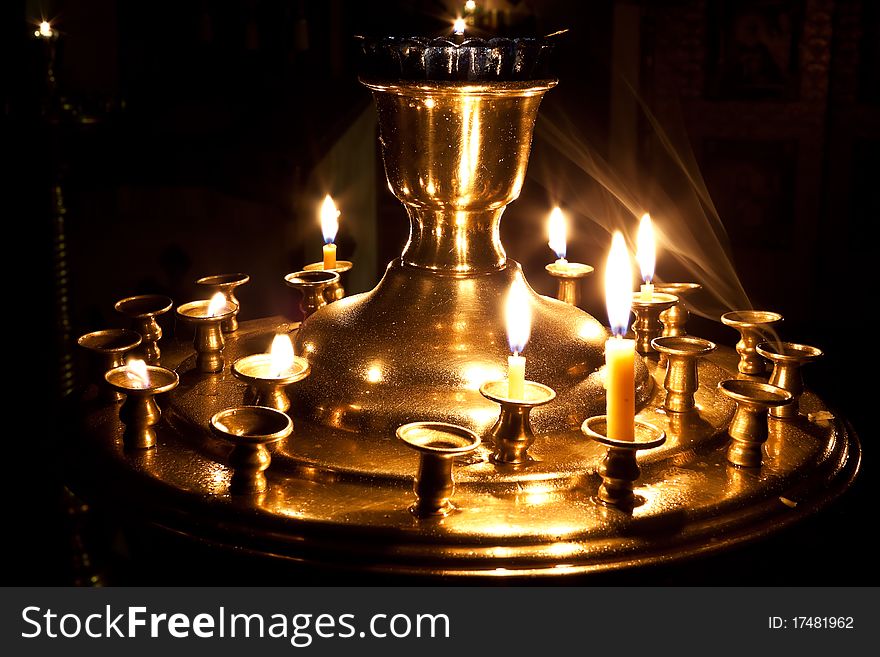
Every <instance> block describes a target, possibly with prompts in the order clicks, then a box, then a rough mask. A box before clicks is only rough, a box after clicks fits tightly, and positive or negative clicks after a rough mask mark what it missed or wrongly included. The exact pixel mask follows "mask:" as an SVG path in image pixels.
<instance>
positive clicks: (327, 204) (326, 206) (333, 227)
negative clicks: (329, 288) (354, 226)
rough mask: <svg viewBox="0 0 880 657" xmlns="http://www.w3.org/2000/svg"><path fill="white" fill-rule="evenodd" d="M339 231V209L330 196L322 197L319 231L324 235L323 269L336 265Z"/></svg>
mask: <svg viewBox="0 0 880 657" xmlns="http://www.w3.org/2000/svg"><path fill="white" fill-rule="evenodd" d="M338 231H339V210H337V209H336V204H335V203H334V202H333V199H332V198H331V197H330V194H327V196H325V197H324V202H323V203H321V233H323V235H324V269H334V268H335V267H336V244H334V241H335V240H336V233H337V232H338Z"/></svg>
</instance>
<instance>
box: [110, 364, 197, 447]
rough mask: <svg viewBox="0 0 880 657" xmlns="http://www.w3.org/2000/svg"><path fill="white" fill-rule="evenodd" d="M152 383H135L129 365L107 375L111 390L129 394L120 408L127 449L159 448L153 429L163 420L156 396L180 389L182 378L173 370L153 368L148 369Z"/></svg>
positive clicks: (124, 442)
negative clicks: (179, 384)
mask: <svg viewBox="0 0 880 657" xmlns="http://www.w3.org/2000/svg"><path fill="white" fill-rule="evenodd" d="M147 373H148V374H149V382H148V383H146V384H145V383H143V382H141V381H137V382H133V381H132V380H131V378H130V377H129V373H128V368H127V366H125V365H123V366H122V367H116V368H114V369H112V370H110V371H109V372H107V373H106V374H105V375H104V378H105V380H106V381H107V383H108V384H109V385H110V387H111V388H112V389H113V390H115V391H117V392H120V393H122V394H124V395H125V402H123V404H122V406H121V407H120V408H119V419H120V421H121V422H122V423H123V424H124V425H125V430H124V431H123V433H122V442H123V445H124V446H125V448H126V449H151V448H153V447H155V446H156V430H155V429H154V428H153V427H155V426H156V424H157V423H158V422H159V419H160V418H161V417H162V411H161V410H160V408H159V405H158V404H157V403H156V399H155V397H156V395H159V394H161V393H163V392H169V391H171V390H173V389H174V388H176V387H177V384H178V383H180V379H179V378H178V376H177V373H176V372H174V371H173V370H169V369H166V368H164V367H157V366H155V365H150V366H148V367H147Z"/></svg>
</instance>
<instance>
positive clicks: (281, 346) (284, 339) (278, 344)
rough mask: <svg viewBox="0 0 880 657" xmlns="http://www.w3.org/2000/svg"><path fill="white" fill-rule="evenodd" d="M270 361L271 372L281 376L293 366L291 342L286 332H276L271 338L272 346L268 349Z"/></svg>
mask: <svg viewBox="0 0 880 657" xmlns="http://www.w3.org/2000/svg"><path fill="white" fill-rule="evenodd" d="M269 355H270V356H271V361H270V362H271V363H272V374H273V375H274V376H281V375H282V374H284V373H285V372H287V371H288V370H290V369H291V368H292V367H293V358H294V355H293V342H291V341H290V336H289V335H287V334H286V333H278V334H276V335H275V339H274V340H272V348H271V349H270V350H269Z"/></svg>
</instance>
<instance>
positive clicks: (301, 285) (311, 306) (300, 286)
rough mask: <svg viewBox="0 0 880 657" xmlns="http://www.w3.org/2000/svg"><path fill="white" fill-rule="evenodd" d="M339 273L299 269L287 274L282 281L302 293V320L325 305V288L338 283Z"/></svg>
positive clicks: (300, 306) (300, 305)
mask: <svg viewBox="0 0 880 657" xmlns="http://www.w3.org/2000/svg"><path fill="white" fill-rule="evenodd" d="M339 278H340V276H339V274H338V273H337V272H335V271H329V270H324V269H320V270H305V269H303V270H301V271H297V272H293V273H292V274H287V276H285V277H284V282H285V283H287V285H288V286H290V287H292V288H295V289H297V290H299V291H300V292H301V293H302V300H301V301H300V304H299V308H300V310H301V311H302V314H303V321H305V320H306V319H308V318H309V317H310V316H311V315H313V314H314V313H315V312H317V311H318V310H320V309H321V308H323V307H324V306H326V305H327V297H326V294H325V292H326V290H327V289H328V288H330V287H331V286H333V285H338V284H339Z"/></svg>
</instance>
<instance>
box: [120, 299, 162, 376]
mask: <svg viewBox="0 0 880 657" xmlns="http://www.w3.org/2000/svg"><path fill="white" fill-rule="evenodd" d="M173 305H174V302H173V301H172V300H171V299H169V298H168V297H166V296H165V295H162V294H141V295H138V296H135V297H126V298H125V299H120V300H119V301H117V302H116V304H115V305H114V306H113V307H114V308H115V309H116V312H118V313H121V314H122V315H125V316H126V317H128V318H129V319H130V320H131V323H132V328H133V329H134V330H135V331H137V332H138V333H140V335H141V337H142V338H143V343H142V345H141V348H142V349H143V352H144V360H145V361H147V363H149V364H150V365H158V364H159V362H160V361H161V356H162V352H161V350H160V349H159V340H161V339H162V327H161V326H159V322H157V321H156V318H157V317H159V316H161V315H164V314H165V313H167V312H168V311H169V310H171V306H173Z"/></svg>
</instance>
